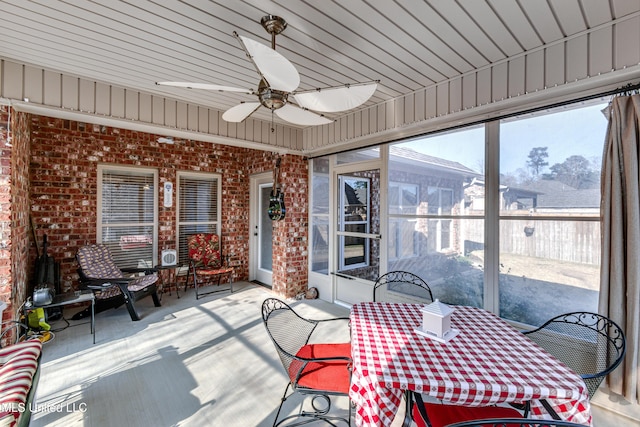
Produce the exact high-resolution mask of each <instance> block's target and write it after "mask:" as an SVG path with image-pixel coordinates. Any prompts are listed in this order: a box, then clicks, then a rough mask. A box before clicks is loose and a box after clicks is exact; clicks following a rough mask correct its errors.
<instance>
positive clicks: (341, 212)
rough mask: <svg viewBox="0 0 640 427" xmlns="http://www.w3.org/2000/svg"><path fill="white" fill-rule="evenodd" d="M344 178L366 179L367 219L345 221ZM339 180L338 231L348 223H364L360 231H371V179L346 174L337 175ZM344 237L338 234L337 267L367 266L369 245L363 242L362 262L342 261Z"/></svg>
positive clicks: (353, 267) (367, 232) (343, 256)
mask: <svg viewBox="0 0 640 427" xmlns="http://www.w3.org/2000/svg"><path fill="white" fill-rule="evenodd" d="M346 178H353V179H361V180H363V181H367V182H368V185H367V201H366V206H367V219H366V220H365V221H347V220H346V219H345V215H344V214H345V209H344V207H345V206H346V204H347V202H346V200H345V180H346ZM339 180H340V208H339V209H338V212H339V221H338V224H339V228H340V231H343V232H345V228H346V226H347V224H348V225H353V224H364V225H365V231H364V232H362V234H369V233H370V231H371V224H370V221H371V218H370V216H371V179H370V178H366V177H358V176H346V175H340V177H339ZM345 238H346V236H340V240H339V242H340V243H339V245H340V247H339V251H340V255H339V260H340V262H339V268H340V270H341V271H342V270H353V269H356V268H360V267H368V266H369V264H370V259H369V258H370V254H369V245H368V244H365V245H364V262H360V263H357V264H349V265H345V262H344V258H345V244H344V242H345ZM365 240H366V239H365Z"/></svg>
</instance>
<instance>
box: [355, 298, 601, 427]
mask: <svg viewBox="0 0 640 427" xmlns="http://www.w3.org/2000/svg"><path fill="white" fill-rule="evenodd" d="M421 307H422V306H421V305H417V304H392V303H384V302H364V303H359V304H355V305H354V306H353V307H352V308H351V352H352V357H353V373H352V377H351V391H350V393H349V395H350V397H351V400H352V401H353V402H354V403H355V405H356V408H357V411H356V425H357V426H359V427H362V426H388V425H390V424H391V422H392V421H393V418H394V416H395V414H396V411H397V410H398V407H399V405H400V401H401V397H402V394H403V390H407V389H408V390H414V391H417V392H420V393H423V394H426V395H430V396H433V397H435V398H437V399H440V400H443V401H445V402H446V403H452V404H460V405H467V406H486V405H492V404H495V403H501V402H521V401H529V400H531V401H532V402H531V403H532V411H531V412H532V416H537V417H540V418H548V414H547V412H546V410H545V409H544V408H543V407H542V405H541V404H539V402H538V401H537V399H546V400H547V401H548V402H549V403H550V404H551V406H552V407H553V408H554V410H555V411H556V412H557V413H558V415H559V416H560V417H561V418H563V419H565V420H568V421H573V422H576V423H581V424H585V425H591V406H590V404H589V395H588V392H587V388H586V386H585V384H584V382H583V381H582V379H581V378H580V376H579V375H577V374H576V373H574V372H573V371H572V370H571V369H569V368H568V367H567V366H566V365H564V364H563V363H562V362H560V361H559V360H558V359H556V358H555V357H553V356H551V355H550V354H549V353H547V352H546V351H545V350H543V349H542V348H541V347H539V346H538V345H537V344H535V343H534V342H533V341H531V340H530V339H528V338H527V337H526V336H525V335H524V334H522V333H520V332H519V331H518V330H516V329H515V328H513V327H512V326H511V325H509V324H508V323H506V322H505V321H504V320H502V319H500V318H499V317H498V316H496V315H495V314H493V313H490V312H488V311H485V310H482V309H479V308H474V307H463V306H453V307H452V308H454V309H455V311H454V312H453V314H452V317H451V326H452V328H455V329H458V330H460V333H459V334H458V335H457V336H456V337H455V338H453V339H452V340H450V341H449V342H447V343H441V342H439V341H436V340H432V339H430V338H427V337H424V336H422V335H420V334H418V333H416V332H415V328H417V327H420V326H421V325H422V312H421V311H420V309H421Z"/></svg>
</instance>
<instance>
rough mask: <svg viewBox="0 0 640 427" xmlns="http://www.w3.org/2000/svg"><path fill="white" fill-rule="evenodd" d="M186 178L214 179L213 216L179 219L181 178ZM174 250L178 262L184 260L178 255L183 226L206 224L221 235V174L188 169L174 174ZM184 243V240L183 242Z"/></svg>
mask: <svg viewBox="0 0 640 427" xmlns="http://www.w3.org/2000/svg"><path fill="white" fill-rule="evenodd" d="M182 178H188V179H192V180H199V181H216V183H217V186H216V189H215V191H216V200H217V202H216V212H215V218H214V219H210V220H208V221H181V220H180V217H181V215H180V213H181V209H182V206H181V203H180V201H181V200H182V197H181V192H182V191H183V189H182V185H181V179H182ZM175 187H176V250H177V252H178V258H179V260H180V262H185V261H186V260H185V259H183V257H181V256H180V254H181V252H182V251H181V249H182V248H181V246H180V236H181V234H180V229H181V227H183V226H206V228H209V229H210V230H211V231H210V232H212V233H215V234H217V235H218V236H221V235H222V229H221V221H222V175H220V174H217V173H208V172H189V171H178V173H177V174H176V186H175ZM184 244H185V245H186V241H185V243H184Z"/></svg>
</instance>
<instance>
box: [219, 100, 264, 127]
mask: <svg viewBox="0 0 640 427" xmlns="http://www.w3.org/2000/svg"><path fill="white" fill-rule="evenodd" d="M258 107H260V103H259V102H243V103H242V104H238V105H236V106H235V107H231V108H229V109H228V110H227V111H225V112H224V114H222V120H225V121H227V122H234V123H239V122H241V121H243V120H244V119H246V118H247V117H249V116H250V115H251V114H252V113H253V112H254V111H256V110H257V109H258Z"/></svg>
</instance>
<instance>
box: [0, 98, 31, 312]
mask: <svg viewBox="0 0 640 427" xmlns="http://www.w3.org/2000/svg"><path fill="white" fill-rule="evenodd" d="M9 108H10V107H8V106H0V164H1V168H2V170H1V172H0V300H2V301H3V302H5V303H6V304H7V308H6V309H5V311H4V313H3V318H4V319H11V318H15V317H16V315H17V311H18V310H19V309H20V306H21V304H22V303H23V302H24V301H25V299H26V295H27V292H28V291H27V283H28V279H27V269H26V268H25V266H27V265H28V263H29V262H30V258H29V203H30V201H29V175H28V170H29V169H28V165H29V138H30V136H29V124H28V122H27V121H26V117H25V116H24V115H21V114H16V113H15V112H14V111H12V112H11V113H12V114H11V123H10V125H9V123H8V120H9ZM8 128H10V129H11V134H10V135H9V132H8V130H7V129H8ZM9 137H11V140H9Z"/></svg>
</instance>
